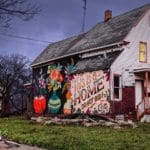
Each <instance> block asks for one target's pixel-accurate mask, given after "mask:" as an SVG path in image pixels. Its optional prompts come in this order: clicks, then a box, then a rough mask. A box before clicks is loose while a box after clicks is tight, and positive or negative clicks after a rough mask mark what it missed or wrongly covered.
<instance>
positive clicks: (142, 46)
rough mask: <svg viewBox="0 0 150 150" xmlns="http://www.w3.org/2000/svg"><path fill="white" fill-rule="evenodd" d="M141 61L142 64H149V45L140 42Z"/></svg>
mask: <svg viewBox="0 0 150 150" xmlns="http://www.w3.org/2000/svg"><path fill="white" fill-rule="evenodd" d="M139 61H140V62H147V43H144V42H140V46H139Z"/></svg>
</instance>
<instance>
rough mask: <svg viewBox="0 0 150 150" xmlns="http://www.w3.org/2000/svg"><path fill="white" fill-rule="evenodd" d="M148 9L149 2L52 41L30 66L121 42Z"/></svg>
mask: <svg viewBox="0 0 150 150" xmlns="http://www.w3.org/2000/svg"><path fill="white" fill-rule="evenodd" d="M148 9H150V4H147V5H144V6H142V7H139V8H136V9H133V10H131V11H129V12H127V13H124V14H121V15H119V16H116V17H113V18H112V19H110V20H109V21H107V22H101V23H98V24H97V25H96V26H94V27H93V28H92V29H91V30H89V31H88V32H86V33H83V34H80V35H78V36H74V37H71V38H68V39H65V40H62V41H59V42H55V43H52V44H50V45H49V46H48V47H47V48H46V49H45V50H44V51H43V52H42V53H41V54H40V55H39V56H38V57H37V58H36V59H35V60H34V61H33V62H32V64H31V66H34V65H36V64H40V63H41V64H42V63H46V62H47V61H51V60H52V59H53V60H54V59H57V58H59V57H65V55H70V54H73V53H79V52H80V53H81V52H82V51H84V50H87V49H90V48H96V47H100V46H105V45H108V44H113V43H117V42H121V41H123V39H124V38H125V37H126V35H127V34H128V33H129V31H130V30H131V29H132V27H133V26H134V25H135V24H136V23H137V21H138V20H139V19H140V18H141V17H142V16H143V14H144V13H145V12H146V11H147V10H148Z"/></svg>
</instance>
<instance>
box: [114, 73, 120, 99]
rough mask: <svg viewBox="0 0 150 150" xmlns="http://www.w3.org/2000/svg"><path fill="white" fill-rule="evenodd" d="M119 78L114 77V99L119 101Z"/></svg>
mask: <svg viewBox="0 0 150 150" xmlns="http://www.w3.org/2000/svg"><path fill="white" fill-rule="evenodd" d="M120 92H121V91H120V76H114V98H115V99H120V95H121V93H120Z"/></svg>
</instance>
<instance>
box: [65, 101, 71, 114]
mask: <svg viewBox="0 0 150 150" xmlns="http://www.w3.org/2000/svg"><path fill="white" fill-rule="evenodd" d="M64 114H71V99H68V100H67V101H66V103H65V105H64Z"/></svg>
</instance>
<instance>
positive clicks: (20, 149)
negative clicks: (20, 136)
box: [0, 141, 46, 150]
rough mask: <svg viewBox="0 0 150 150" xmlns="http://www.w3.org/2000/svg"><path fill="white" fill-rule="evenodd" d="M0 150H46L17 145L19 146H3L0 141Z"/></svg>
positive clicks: (2, 142)
mask: <svg viewBox="0 0 150 150" xmlns="http://www.w3.org/2000/svg"><path fill="white" fill-rule="evenodd" d="M0 150H46V149H42V148H38V147H33V146H28V145H24V144H19V146H15V145H9V144H5V142H4V141H0Z"/></svg>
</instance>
